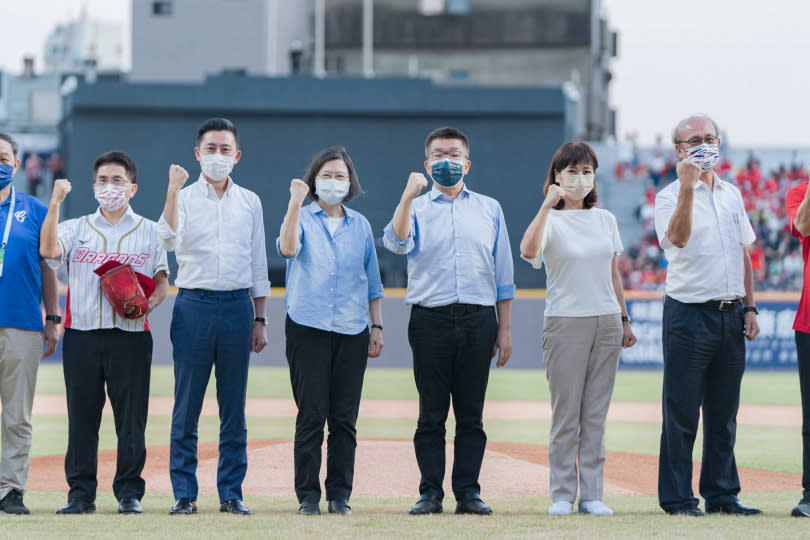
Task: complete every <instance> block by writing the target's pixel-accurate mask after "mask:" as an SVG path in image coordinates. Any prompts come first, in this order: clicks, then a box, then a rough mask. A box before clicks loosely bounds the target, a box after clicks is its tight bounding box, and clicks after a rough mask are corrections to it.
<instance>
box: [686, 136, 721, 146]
mask: <svg viewBox="0 0 810 540" xmlns="http://www.w3.org/2000/svg"><path fill="white" fill-rule="evenodd" d="M719 140H720V139H719V138H718V137H715V136H714V135H706V136H705V137H702V138H701V137H691V138H689V139H687V140H685V141H678V144H685V145H686V146H687V148H692V147H694V146H697V145H699V144H701V143H706V144H717V141H719Z"/></svg>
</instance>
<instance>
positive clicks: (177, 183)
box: [169, 164, 188, 189]
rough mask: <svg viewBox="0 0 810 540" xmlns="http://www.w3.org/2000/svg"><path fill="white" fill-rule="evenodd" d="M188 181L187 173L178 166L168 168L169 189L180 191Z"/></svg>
mask: <svg viewBox="0 0 810 540" xmlns="http://www.w3.org/2000/svg"><path fill="white" fill-rule="evenodd" d="M186 180H188V172H187V171H186V170H185V169H184V168H183V167H181V166H180V165H174V164H172V165H171V167H169V187H171V188H174V189H180V188H182V187H183V185H185V183H186Z"/></svg>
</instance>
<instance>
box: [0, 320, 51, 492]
mask: <svg viewBox="0 0 810 540" xmlns="http://www.w3.org/2000/svg"><path fill="white" fill-rule="evenodd" d="M43 345H44V341H43V336H42V332H34V331H31V330H20V329H17V328H8V327H0V403H2V405H3V413H2V417H1V418H0V429H1V430H2V434H1V435H2V436H1V437H0V444H2V457H0V499H2V498H3V497H5V496H6V495H7V494H8V492H9V491H11V490H12V489H16V490H17V491H19V492H21V493H24V492H25V485H26V483H27V482H28V468H29V465H30V463H31V461H30V453H31V407H32V405H33V403H34V389H35V386H36V381H37V370H38V369H39V361H40V359H41V358H42V348H43Z"/></svg>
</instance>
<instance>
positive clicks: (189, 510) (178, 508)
mask: <svg viewBox="0 0 810 540" xmlns="http://www.w3.org/2000/svg"><path fill="white" fill-rule="evenodd" d="M196 513H197V501H195V500H194V499H189V498H188V497H181V498H180V499H179V500H178V501H177V502H176V503H174V506H172V509H171V510H169V515H170V516H177V515H179V516H187V515H190V514H196Z"/></svg>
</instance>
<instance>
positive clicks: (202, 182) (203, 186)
mask: <svg viewBox="0 0 810 540" xmlns="http://www.w3.org/2000/svg"><path fill="white" fill-rule="evenodd" d="M194 184H195V185H197V186H198V187H199V189H200V191H201V192H202V193H203V194H205V195H213V196H214V197H217V198H219V197H218V196H217V192H216V190H215V189H214V186H212V185H211V183H210V182H209V181H208V180H206V179H205V177H204V176H203V175H202V173H200V176H199V178H197V181H196V182H195V183H194ZM235 185H236V183H235V182H234V181H233V178H231V177H230V176H228V183H227V185H226V186H225V193H223V194H222V196H223V197H227V196H228V195H229V194H230V192H231V189H232V188H233V186H235Z"/></svg>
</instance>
